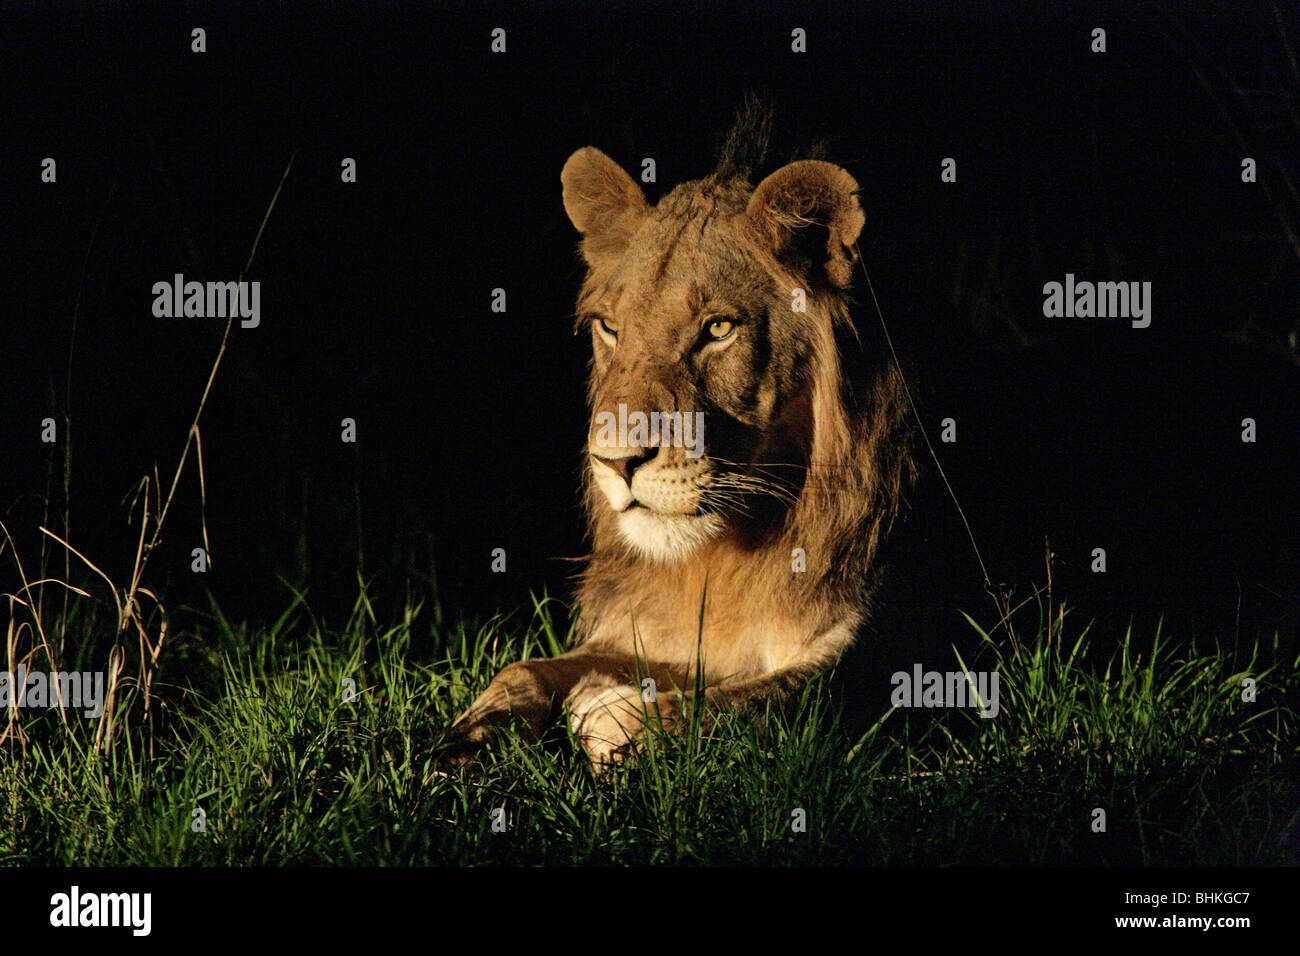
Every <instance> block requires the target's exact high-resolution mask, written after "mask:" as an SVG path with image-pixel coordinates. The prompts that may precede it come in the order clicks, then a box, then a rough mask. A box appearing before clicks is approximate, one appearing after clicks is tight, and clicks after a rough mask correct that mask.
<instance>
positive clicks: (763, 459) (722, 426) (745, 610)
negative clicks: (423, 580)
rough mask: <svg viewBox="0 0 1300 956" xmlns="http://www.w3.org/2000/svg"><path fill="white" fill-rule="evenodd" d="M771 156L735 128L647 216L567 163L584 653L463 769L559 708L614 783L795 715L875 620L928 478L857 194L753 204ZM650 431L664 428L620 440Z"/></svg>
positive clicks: (615, 171) (463, 730) (499, 696)
mask: <svg viewBox="0 0 1300 956" xmlns="http://www.w3.org/2000/svg"><path fill="white" fill-rule="evenodd" d="M764 149H765V130H763V129H761V128H760V129H759V130H758V131H755V130H754V129H752V128H744V121H743V120H742V123H741V126H740V127H738V128H737V130H733V132H732V134H731V136H730V137H729V138H728V140H727V145H726V146H725V147H724V150H723V155H722V158H721V161H720V162H719V164H718V166H717V168H716V169H715V171H714V172H713V173H712V174H710V175H709V176H707V177H706V178H704V179H701V180H697V181H693V182H686V183H683V184H681V185H679V186H677V187H676V188H675V189H673V190H672V191H671V192H670V193H668V194H667V195H666V196H665V197H663V198H662V199H661V200H660V201H659V202H658V203H657V204H656V205H654V206H651V205H650V204H649V203H648V202H647V200H646V197H645V195H644V194H643V192H642V190H641V188H640V187H639V186H638V185H637V184H636V182H634V180H633V179H632V177H631V176H629V175H628V173H627V172H626V171H624V169H623V168H621V167H620V166H619V165H618V164H617V163H615V162H614V161H613V160H612V159H610V158H609V157H608V156H607V155H606V154H605V153H603V152H601V151H600V150H598V149H596V148H594V147H591V146H588V147H586V148H583V149H579V150H578V151H577V152H575V153H574V154H573V155H572V156H571V157H569V159H568V161H567V162H566V163H565V165H564V168H563V171H562V172H561V174H560V179H561V183H562V186H563V204H564V209H565V212H566V213H567V214H568V217H569V219H570V220H571V222H572V224H573V226H574V227H575V228H576V229H577V231H578V232H579V233H580V234H581V237H582V238H581V243H580V251H581V256H582V259H583V260H584V262H585V264H586V267H587V273H586V277H585V280H584V281H583V283H582V287H581V291H580V293H579V296H578V307H577V310H576V317H577V329H576V330H577V332H578V333H580V334H586V335H588V336H590V339H591V348H592V356H591V363H590V377H589V382H588V390H587V397H588V404H589V407H590V412H591V427H590V429H589V432H588V435H587V442H586V447H585V449H584V453H583V474H584V482H583V484H584V500H585V508H586V514H587V518H588V523H589V535H590V541H591V545H592V550H591V554H590V556H589V558H588V559H587V562H586V565H585V570H584V571H583V572H582V573H581V575H580V578H579V585H578V592H577V602H576V615H575V622H576V629H575V633H576V640H575V645H574V647H573V648H572V649H571V650H569V651H568V652H566V653H563V654H560V655H559V656H557V657H554V658H550V659H540V660H524V661H520V662H517V663H513V664H510V665H509V666H507V667H505V668H504V669H503V670H502V671H501V672H500V673H499V674H497V675H496V677H495V678H494V679H493V680H492V682H491V684H490V685H489V686H488V688H487V689H486V690H485V691H484V692H483V693H482V694H481V695H480V696H479V697H478V698H477V699H476V700H475V701H474V702H473V704H472V705H471V706H470V707H469V708H468V709H467V710H466V711H465V713H464V714H462V715H461V716H460V717H459V718H458V719H457V721H456V722H455V723H454V724H453V726H452V728H451V731H450V737H449V740H450V743H449V744H448V746H449V747H451V748H452V749H456V748H461V749H462V751H463V748H466V747H468V748H471V749H472V748H474V747H475V746H476V745H479V744H481V743H482V742H483V741H485V740H486V739H488V737H489V736H490V735H491V734H492V733H493V731H494V730H495V729H496V728H498V727H500V726H502V725H503V724H505V723H508V722H511V721H515V722H517V723H518V726H519V727H520V729H521V730H522V731H523V732H524V733H525V734H527V735H528V736H529V737H530V738H531V739H536V738H538V737H539V736H540V735H541V734H542V732H543V730H544V729H545V727H546V726H547V724H548V721H549V720H550V719H551V718H552V716H553V714H554V713H555V712H556V710H557V708H561V707H562V708H563V710H564V711H565V712H566V713H567V717H568V721H569V725H570V727H571V729H572V732H573V735H574V737H575V739H576V740H577V741H579V742H580V743H581V746H582V747H583V749H584V750H585V752H586V755H587V757H588V758H589V759H590V761H591V763H592V765H593V766H594V767H596V768H605V767H608V766H609V765H610V764H612V763H615V762H618V761H619V760H621V759H623V757H624V756H625V755H626V753H627V751H628V749H629V748H631V747H634V746H636V745H637V744H638V743H639V742H640V741H641V740H643V739H644V737H645V735H646V734H647V733H648V732H649V728H650V727H651V726H653V725H661V726H664V727H668V728H672V727H673V726H675V725H679V724H680V722H681V721H682V718H683V716H684V715H685V714H687V713H688V712H689V708H690V707H692V706H696V705H702V707H703V710H702V711H701V713H703V714H706V715H716V714H718V713H719V712H721V711H722V710H724V709H728V710H732V711H735V712H739V713H741V714H754V713H755V712H756V711H759V710H761V709H762V708H764V707H765V706H766V705H767V703H768V702H778V703H779V702H781V701H784V700H788V699H789V698H790V697H791V696H792V695H794V694H795V693H797V692H798V691H799V690H800V688H801V687H802V686H803V685H804V684H805V683H806V682H807V681H808V679H809V678H810V677H811V676H812V675H814V674H816V673H818V672H820V671H822V670H824V669H826V668H828V667H830V666H831V665H833V664H834V663H835V662H836V661H837V660H838V659H839V657H840V655H841V654H843V653H844V651H845V650H846V649H847V648H849V647H850V645H852V644H853V642H854V640H855V637H856V636H857V635H858V634H859V632H860V631H861V630H862V627H863V624H864V622H865V621H866V620H867V618H868V617H869V615H870V613H871V609H872V598H873V594H874V593H875V591H876V588H877V586H878V581H879V577H880V569H879V568H878V567H877V562H876V557H877V551H878V549H879V547H880V544H881V542H882V541H883V540H884V538H885V536H886V535H887V534H888V533H889V530H890V527H891V524H892V523H893V521H894V519H895V516H896V514H897V513H898V512H899V510H900V502H901V500H902V496H903V494H904V493H905V491H906V488H907V487H908V485H909V482H911V481H913V480H914V478H915V469H914V465H913V459H912V456H911V430H910V428H909V426H908V424H907V422H908V418H907V415H906V414H905V410H906V403H905V400H904V399H905V396H906V393H905V390H904V387H903V385H902V381H901V375H900V373H899V371H898V369H897V365H896V363H894V362H892V361H889V360H888V358H887V353H886V352H885V350H884V349H883V348H881V347H878V346H879V344H880V343H878V342H877V340H876V339H875V338H873V337H870V336H866V337H862V336H860V335H859V333H858V332H857V331H855V329H854V326H853V323H852V320H851V317H850V301H849V289H850V285H851V279H852V271H853V265H854V263H855V261H856V260H857V252H856V240H857V239H858V236H859V233H860V232H861V230H862V228H863V225H864V223H865V217H864V214H863V212H862V208H861V206H860V204H859V200H858V195H857V194H858V184H857V182H856V181H855V180H854V178H853V176H851V175H850V174H849V173H848V172H847V171H845V170H844V169H842V168H841V167H839V166H836V165H834V164H832V163H830V162H826V161H823V160H820V159H804V160H799V161H795V162H791V163H790V164H788V165H786V166H784V167H783V168H781V169H778V170H776V171H775V172H773V173H771V175H769V176H767V177H766V178H765V179H763V180H762V181H761V182H760V183H759V184H758V185H757V186H756V187H755V186H752V185H751V184H750V175H751V165H752V162H751V161H752V159H753V157H754V156H760V157H761V153H762V151H763V150H764ZM851 367H855V368H856V367H860V372H853V373H852V374H851V373H850V371H849V370H850V368H851ZM638 413H640V415H641V418H640V419H639V420H638V421H637V425H643V424H644V423H645V421H646V420H647V417H649V418H650V419H654V420H655V421H658V422H660V423H662V424H663V426H664V427H662V428H658V429H656V428H654V427H648V428H647V427H619V428H614V427H611V426H612V424H613V423H614V422H619V423H620V424H625V423H626V422H628V421H631V420H632V419H634V418H635V417H636V415H637V414H638ZM656 416H657V418H656ZM693 421H698V422H699V423H700V425H701V426H702V427H701V428H700V430H699V432H698V434H695V435H694V436H688V437H693V438H694V441H683V440H682V437H683V432H686V431H689V430H690V429H689V428H688V427H684V426H688V425H689V423H691V422H693ZM651 424H652V426H653V424H654V421H652V422H651ZM701 693H702V698H703V699H702V700H697V699H696V698H697V697H698V696H700V695H701Z"/></svg>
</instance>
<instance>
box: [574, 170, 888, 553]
mask: <svg viewBox="0 0 1300 956" xmlns="http://www.w3.org/2000/svg"><path fill="white" fill-rule="evenodd" d="M561 178H562V181H563V184H564V206H565V210H566V211H567V212H568V215H569V218H570V219H571V220H572V222H573V224H574V226H576V227H577V229H578V230H579V232H581V233H582V236H583V241H582V254H583V257H584V259H585V260H586V263H587V265H588V267H589V271H588V275H587V278H586V282H585V283H584V284H583V288H582V292H581V295H580V297H579V304H578V310H577V313H578V322H579V329H580V331H585V332H586V333H587V334H589V335H590V336H591V341H592V350H593V361H592V372H591V380H590V392H589V399H590V408H591V422H590V429H589V433H588V452H589V458H588V467H589V473H590V479H591V482H590V483H591V486H592V489H593V492H594V493H593V494H592V495H591V500H590V505H591V510H592V518H593V521H594V523H595V524H596V526H597V531H598V534H599V531H600V530H608V529H611V528H612V529H613V530H615V531H616V533H617V537H618V538H619V539H620V540H621V541H622V542H624V543H625V545H626V546H627V547H629V548H631V549H633V550H634V551H635V552H637V553H639V554H640V555H642V556H644V557H646V558H648V559H651V560H654V561H658V562H673V561H677V560H680V559H683V558H685V557H688V556H689V555H691V554H693V553H695V552H696V551H697V550H698V549H699V548H700V547H701V546H702V545H704V544H705V543H707V542H709V541H711V540H714V539H716V538H718V537H720V536H724V535H726V534H728V533H729V532H736V531H738V530H742V529H739V528H738V527H737V526H738V524H746V525H752V524H753V523H754V522H755V521H760V522H763V521H773V520H775V521H776V522H777V523H780V520H781V517H782V515H783V514H788V512H789V510H790V508H791V507H793V506H794V505H796V504H797V502H798V499H799V495H800V492H801V490H802V489H801V485H802V484H803V483H804V482H805V481H806V477H807V469H808V467H809V466H813V467H816V466H818V465H820V466H822V468H823V474H822V479H823V480H824V481H836V480H843V479H844V478H846V477H847V476H845V475H844V474H842V473H832V471H827V470H825V469H832V470H833V469H835V468H838V467H839V466H840V465H841V464H842V463H841V462H839V461H837V460H836V459H837V457H839V456H842V455H844V454H845V453H846V452H847V451H848V450H849V446H850V445H851V444H852V432H853V430H854V429H853V427H852V423H851V422H850V421H848V420H847V419H846V415H847V413H848V409H846V408H844V407H843V404H842V402H841V398H842V396H841V394H840V393H841V383H840V382H839V375H840V367H839V362H838V354H837V349H836V327H837V326H840V325H845V324H847V321H848V318H847V310H846V302H845V291H846V289H847V288H848V285H849V280H850V276H851V270H852V265H853V262H854V261H855V259H856V254H855V252H854V243H855V242H856V240H857V238H858V234H859V232H860V231H861V229H862V226H863V223H864V217H863V213H862V210H861V207H860V206H859V203H858V198H857V189H858V185H857V183H856V182H855V181H854V179H853V177H852V176H851V175H849V173H847V172H846V171H845V170H843V169H841V168H840V167H838V166H835V165H832V164H831V163H827V162H821V161H818V160H805V161H801V162H795V163H791V164H790V165H788V166H785V167H784V168H782V169H780V170H778V171H777V172H774V173H773V174H771V175H770V176H768V177H767V178H766V179H764V180H763V181H762V182H761V183H760V184H759V185H758V186H757V188H754V187H751V186H750V185H749V183H748V182H746V181H745V179H744V178H743V176H741V175H737V174H734V173H733V174H731V175H726V174H725V173H723V174H715V175H713V176H710V177H709V178H706V179H704V180H700V181H698V182H691V183H686V184H683V185H681V186H678V187H677V188H676V189H674V190H673V191H672V192H671V193H669V194H668V195H667V196H665V197H664V198H663V199H662V200H661V201H660V202H659V203H658V204H657V205H656V206H653V207H651V206H650V205H649V204H648V203H647V202H646V199H645V196H644V195H643V193H642V191H641V189H640V188H639V187H638V186H637V184H636V183H635V182H634V181H633V180H632V178H631V177H630V176H629V175H628V174H627V173H626V172H625V171H624V170H623V169H622V168H621V167H619V166H618V165H617V164H616V163H615V162H614V161H613V160H611V159H610V158H609V157H608V156H606V155H605V154H604V153H602V152H600V151H599V150H597V149H594V148H592V147H587V148H585V149H581V150H579V151H578V152H576V153H574V154H573V156H572V157H571V158H570V159H569V161H568V162H567V163H566V164H565V167H564V171H563V173H562V176H561ZM864 384H865V383H864ZM743 530H747V531H750V532H752V531H753V530H754V529H753V528H752V527H748V528H746V529H743Z"/></svg>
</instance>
